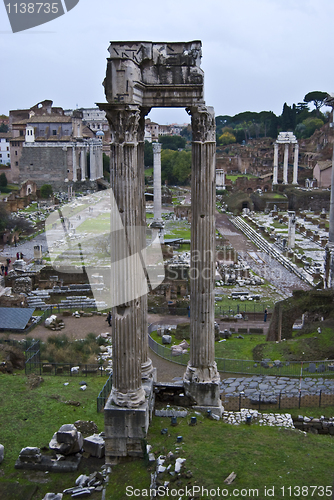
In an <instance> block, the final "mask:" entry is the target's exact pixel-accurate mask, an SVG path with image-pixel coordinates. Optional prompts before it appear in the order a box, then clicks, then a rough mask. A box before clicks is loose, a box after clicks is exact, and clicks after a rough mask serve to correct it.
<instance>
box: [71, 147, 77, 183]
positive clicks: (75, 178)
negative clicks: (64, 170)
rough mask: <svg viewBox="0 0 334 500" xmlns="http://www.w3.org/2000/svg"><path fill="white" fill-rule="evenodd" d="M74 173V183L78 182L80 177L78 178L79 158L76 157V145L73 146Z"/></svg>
mask: <svg viewBox="0 0 334 500" xmlns="http://www.w3.org/2000/svg"><path fill="white" fill-rule="evenodd" d="M72 172H73V182H76V181H77V180H78V177H77V156H76V149H75V144H73V146H72Z"/></svg>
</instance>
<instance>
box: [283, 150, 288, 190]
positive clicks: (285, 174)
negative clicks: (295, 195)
mask: <svg viewBox="0 0 334 500" xmlns="http://www.w3.org/2000/svg"><path fill="white" fill-rule="evenodd" d="M288 162H289V144H285V146H284V163H283V184H288Z"/></svg>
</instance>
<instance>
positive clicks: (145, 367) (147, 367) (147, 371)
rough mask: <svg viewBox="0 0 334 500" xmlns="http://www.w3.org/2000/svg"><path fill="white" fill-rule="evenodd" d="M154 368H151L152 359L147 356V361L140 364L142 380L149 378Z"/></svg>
mask: <svg viewBox="0 0 334 500" xmlns="http://www.w3.org/2000/svg"><path fill="white" fill-rule="evenodd" d="M154 370H155V368H153V364H152V360H151V359H150V358H147V361H146V362H145V363H142V365H141V378H142V380H149V379H151V378H152V377H153V372H154ZM155 376H156V375H155ZM153 378H154V377H153Z"/></svg>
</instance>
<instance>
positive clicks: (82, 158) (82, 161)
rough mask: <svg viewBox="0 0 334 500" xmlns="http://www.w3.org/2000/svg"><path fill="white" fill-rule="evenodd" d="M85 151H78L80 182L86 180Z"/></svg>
mask: <svg viewBox="0 0 334 500" xmlns="http://www.w3.org/2000/svg"><path fill="white" fill-rule="evenodd" d="M85 157H86V151H85V150H84V149H82V150H81V151H80V169H81V180H82V181H84V180H85V179H86V159H85Z"/></svg>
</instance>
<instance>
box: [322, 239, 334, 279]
mask: <svg viewBox="0 0 334 500" xmlns="http://www.w3.org/2000/svg"><path fill="white" fill-rule="evenodd" d="M324 282H325V288H327V289H333V288H334V243H332V242H328V243H327V245H326V247H325V275H324Z"/></svg>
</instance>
